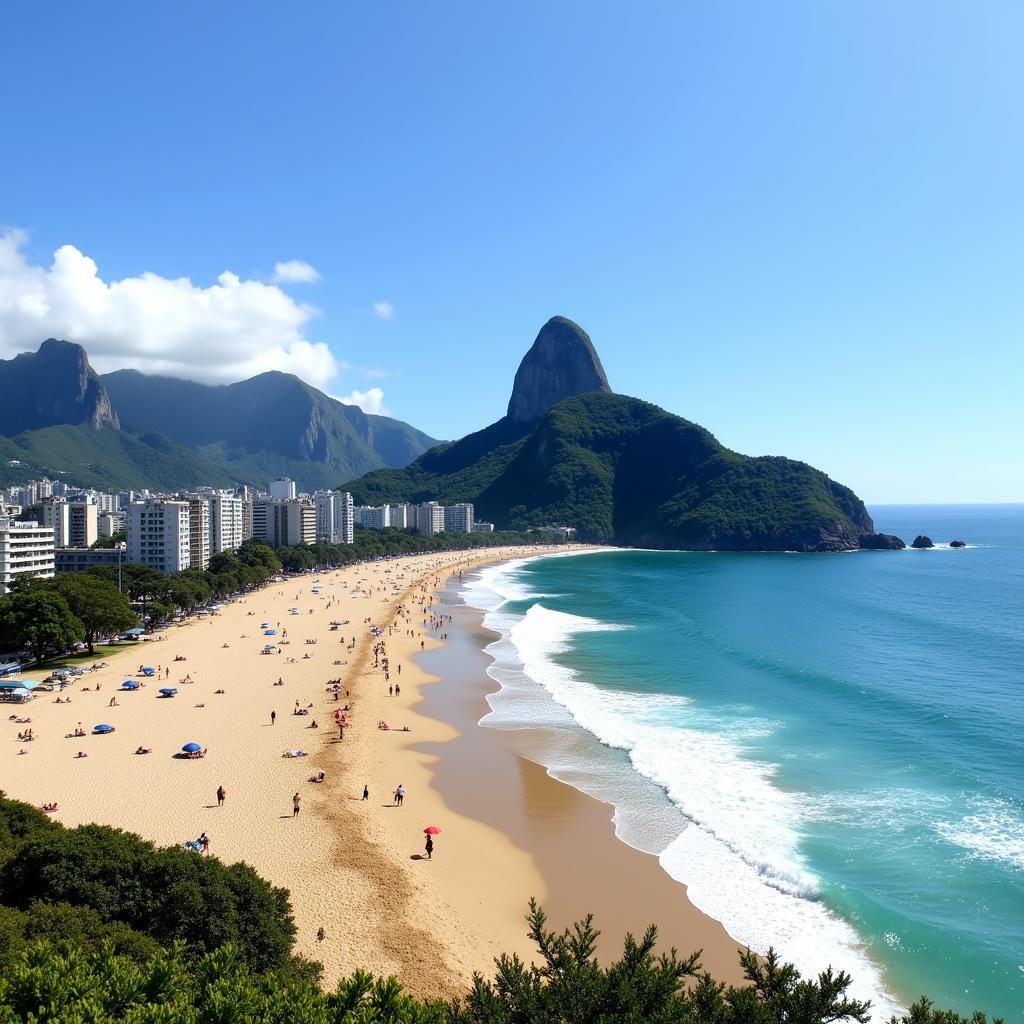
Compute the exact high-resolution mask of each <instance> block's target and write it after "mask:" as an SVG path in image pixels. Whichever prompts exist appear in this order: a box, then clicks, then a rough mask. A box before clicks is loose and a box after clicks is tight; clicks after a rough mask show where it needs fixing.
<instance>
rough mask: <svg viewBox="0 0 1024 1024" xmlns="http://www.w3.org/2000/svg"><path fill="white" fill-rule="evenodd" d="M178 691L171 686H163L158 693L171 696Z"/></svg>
mask: <svg viewBox="0 0 1024 1024" xmlns="http://www.w3.org/2000/svg"><path fill="white" fill-rule="evenodd" d="M177 692H178V691H177V690H176V689H175V688H174V687H173V686H165V687H164V688H163V689H162V690H161V691H160V693H161V694H162V695H163V696H164V697H173V696H174V695H175V694H176V693H177Z"/></svg>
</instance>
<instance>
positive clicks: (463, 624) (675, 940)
mask: <svg viewBox="0 0 1024 1024" xmlns="http://www.w3.org/2000/svg"><path fill="white" fill-rule="evenodd" d="M567 555H568V553H566V556H567ZM537 557H546V556H537ZM556 557H558V556H556ZM441 596H442V599H445V598H447V600H446V601H445V602H444V603H443V604H442V607H443V608H444V609H445V613H446V614H450V615H451V616H452V627H453V628H452V633H451V634H450V635H449V639H448V643H447V644H446V645H445V646H444V647H441V648H438V649H435V650H433V651H429V652H426V653H425V654H424V655H423V656H422V657H420V658H418V659H417V660H418V661H419V662H420V663H421V664H423V666H424V668H425V669H427V670H428V671H429V672H430V674H431V675H432V676H434V677H436V678H437V685H435V684H433V683H431V684H430V685H429V686H427V687H425V688H424V693H423V697H422V699H421V704H422V705H423V711H424V713H425V714H426V715H428V716H430V717H433V718H443V719H444V720H446V721H448V722H450V723H451V724H452V725H453V726H454V727H455V728H456V729H457V730H458V733H459V734H458V735H457V736H455V737H453V738H452V739H450V740H448V741H446V742H444V743H442V744H424V745H422V746H425V747H427V748H428V749H427V750H425V751H424V752H425V753H428V754H436V755H437V759H436V762H435V765H434V775H433V782H434V784H435V785H436V786H437V788H438V790H439V791H440V794H441V795H442V797H443V798H444V799H445V801H446V802H447V803H448V804H449V806H451V807H453V808H455V809H457V810H459V811H464V812H465V813H466V814H468V815H470V816H472V817H473V818H474V819H476V820H478V821H482V822H486V823H488V824H490V825H492V826H494V827H495V828H498V829H500V830H501V831H503V832H504V833H505V834H506V836H507V837H508V841H509V842H511V843H515V844H517V845H519V846H520V847H522V848H523V849H524V850H526V851H527V852H528V853H529V854H530V855H531V857H532V858H533V860H534V862H535V864H536V865H537V867H538V869H539V872H540V875H541V877H542V878H543V880H544V882H545V884H546V895H545V896H544V898H543V899H542V898H540V896H539V894H536V893H527V894H526V895H525V898H524V900H523V903H522V916H523V918H525V915H526V910H527V905H526V900H527V899H528V898H529V896H531V895H534V896H537V897H538V902H539V903H540V904H541V905H542V906H543V907H544V909H545V911H546V912H547V913H548V918H549V927H551V928H553V929H555V930H557V931H561V930H562V929H563V928H565V927H569V926H571V925H572V924H573V923H575V922H576V921H579V920H582V919H583V918H584V917H585V916H586V915H587V914H588V913H592V914H593V915H594V924H595V926H596V927H597V928H598V929H599V930H600V932H601V937H600V939H599V942H598V956H599V958H600V959H601V960H602V962H610V961H612V960H614V959H617V958H618V957H620V956H621V954H622V943H623V940H624V938H625V936H626V934H627V932H628V933H630V934H632V935H634V936H636V937H639V936H641V935H643V933H644V931H645V930H646V928H647V927H648V925H650V924H655V925H656V926H657V927H658V947H657V948H658V949H668V948H672V947H674V948H676V949H678V950H679V952H680V953H681V954H683V955H688V954H689V953H691V952H693V951H695V950H698V949H700V950H702V951H703V952H702V956H701V965H702V969H705V970H708V971H709V972H710V973H711V974H713V975H714V977H715V978H716V980H719V981H724V982H727V983H730V984H735V985H739V984H741V983H742V982H743V980H744V979H743V972H742V970H741V968H740V966H739V952H741V951H742V950H744V949H745V948H746V947H745V946H744V945H743V944H741V943H739V942H737V941H735V940H734V939H733V938H732V937H731V936H730V935H729V934H728V932H726V930H725V928H724V926H723V925H722V924H721V923H720V922H718V921H716V920H715V919H714V918H712V917H710V916H708V915H707V914H705V913H703V912H702V911H700V910H698V909H697V908H696V907H695V906H694V905H693V904H692V903H691V902H690V901H689V899H688V898H687V895H686V886H685V885H683V884H682V883H680V882H677V881H676V880H675V879H673V878H672V877H671V876H669V875H668V874H667V873H666V872H665V871H664V869H663V868H662V867H661V865H660V863H659V862H658V859H657V857H656V856H654V855H652V854H649V853H646V852H644V851H642V850H638V849H636V848H635V847H633V846H630V845H629V844H627V843H625V842H623V841H622V840H621V839H619V837H618V836H616V834H615V829H614V823H613V813H614V810H615V808H614V806H613V805H611V804H609V803H607V802H605V801H603V800H600V799H598V798H596V797H593V796H591V795H589V794H587V793H585V792H583V791H582V790H580V789H577V788H576V787H574V786H572V785H571V784H569V783H567V782H563V781H561V780H559V779H557V778H556V777H554V776H553V775H551V774H549V772H548V769H547V767H546V766H545V765H544V763H543V761H542V759H541V756H540V754H541V751H542V750H543V748H544V746H545V745H546V743H547V742H549V739H550V737H549V736H548V733H549V732H550V730H546V729H516V730H508V729H494V728H488V727H486V726H484V725H481V724H480V719H481V718H482V717H484V716H485V715H486V714H488V713H489V712H490V710H491V708H490V705H489V704H488V703H487V700H486V697H487V695H488V694H491V693H495V692H497V690H498V689H500V684H499V683H497V682H496V681H495V680H494V679H493V678H492V677H491V676H490V675H488V674H487V671H486V669H487V666H488V665H489V664H490V663H491V661H492V660H493V659H492V658H491V657H490V655H489V654H487V652H486V651H485V650H484V647H485V646H486V645H487V644H488V643H490V642H491V641H492V640H495V639H498V637H499V635H500V634H498V633H496V632H495V631H494V630H492V629H490V628H488V627H487V626H485V625H484V624H483V618H484V615H485V613H484V612H483V611H482V610H481V609H478V608H475V607H474V606H472V605H469V604H467V603H465V601H464V600H463V599H462V595H461V594H460V593H459V591H458V589H452V588H448V589H442V591H441ZM453 598H454V600H452V599H453ZM467 762H468V763H472V764H473V765H474V766H475V771H474V774H473V776H472V779H471V780H470V779H468V778H467V776H466V775H465V773H464V772H463V771H462V769H461V765H462V764H465V763H467ZM610 883H612V884H610Z"/></svg>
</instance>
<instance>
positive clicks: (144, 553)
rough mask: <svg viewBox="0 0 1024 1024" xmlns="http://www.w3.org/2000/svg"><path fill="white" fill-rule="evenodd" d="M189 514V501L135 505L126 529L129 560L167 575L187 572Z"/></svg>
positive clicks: (189, 559)
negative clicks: (184, 570) (183, 570)
mask: <svg viewBox="0 0 1024 1024" xmlns="http://www.w3.org/2000/svg"><path fill="white" fill-rule="evenodd" d="M189 515H190V509H189V502H187V501H164V500H163V499H160V498H147V499H146V500H145V501H134V502H132V503H131V504H130V505H129V506H128V521H127V526H126V529H127V533H128V536H127V556H128V561H129V562H137V563H139V564H140V565H148V566H150V567H151V568H153V569H156V570H158V571H159V572H165V573H175V572H181V570H182V569H188V568H189V567H190V566H191V562H192V538H191V530H190V520H189Z"/></svg>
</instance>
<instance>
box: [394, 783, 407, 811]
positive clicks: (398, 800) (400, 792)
mask: <svg viewBox="0 0 1024 1024" xmlns="http://www.w3.org/2000/svg"><path fill="white" fill-rule="evenodd" d="M404 799H405V786H403V785H402V784H401V783H399V784H398V789H396V790H395V806H396V807H401V806H402V801H403V800H404Z"/></svg>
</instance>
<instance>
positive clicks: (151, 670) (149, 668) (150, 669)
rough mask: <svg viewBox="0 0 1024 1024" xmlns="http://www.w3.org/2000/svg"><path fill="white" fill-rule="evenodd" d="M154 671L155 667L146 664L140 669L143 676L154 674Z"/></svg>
mask: <svg viewBox="0 0 1024 1024" xmlns="http://www.w3.org/2000/svg"><path fill="white" fill-rule="evenodd" d="M155 672H156V669H155V668H153V666H152V665H147V666H146V667H145V668H144V669H143V670H142V674H143V675H144V676H151V675H153V674H154V673H155Z"/></svg>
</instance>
